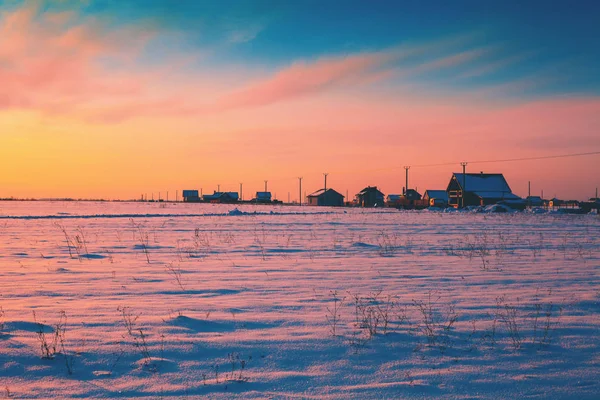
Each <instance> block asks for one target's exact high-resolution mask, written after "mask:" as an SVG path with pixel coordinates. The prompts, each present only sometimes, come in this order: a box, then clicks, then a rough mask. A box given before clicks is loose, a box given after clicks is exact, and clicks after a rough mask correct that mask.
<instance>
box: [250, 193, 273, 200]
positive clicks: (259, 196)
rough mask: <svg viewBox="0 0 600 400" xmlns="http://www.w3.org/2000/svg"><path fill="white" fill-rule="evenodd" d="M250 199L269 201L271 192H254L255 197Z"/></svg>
mask: <svg viewBox="0 0 600 400" xmlns="http://www.w3.org/2000/svg"><path fill="white" fill-rule="evenodd" d="M252 201H253V202H255V203H270V202H271V192H256V197H254V199H253V200H252Z"/></svg>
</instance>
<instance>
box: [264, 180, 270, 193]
mask: <svg viewBox="0 0 600 400" xmlns="http://www.w3.org/2000/svg"><path fill="white" fill-rule="evenodd" d="M267 182H269V181H265V192H267Z"/></svg>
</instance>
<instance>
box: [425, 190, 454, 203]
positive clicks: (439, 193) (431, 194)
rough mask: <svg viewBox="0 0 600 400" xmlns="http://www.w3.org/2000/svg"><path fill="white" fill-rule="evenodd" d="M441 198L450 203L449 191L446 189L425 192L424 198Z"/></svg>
mask: <svg viewBox="0 0 600 400" xmlns="http://www.w3.org/2000/svg"><path fill="white" fill-rule="evenodd" d="M431 199H440V200H443V201H444V202H446V203H448V192H446V191H445V190H426V191H425V193H423V200H431Z"/></svg>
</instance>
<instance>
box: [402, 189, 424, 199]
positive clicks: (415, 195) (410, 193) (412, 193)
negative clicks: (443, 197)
mask: <svg viewBox="0 0 600 400" xmlns="http://www.w3.org/2000/svg"><path fill="white" fill-rule="evenodd" d="M402 197H404V198H405V199H406V200H408V201H415V200H421V193H419V192H417V191H416V190H415V189H408V190H407V191H406V193H404V194H403V195H402Z"/></svg>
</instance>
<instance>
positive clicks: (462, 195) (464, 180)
mask: <svg viewBox="0 0 600 400" xmlns="http://www.w3.org/2000/svg"><path fill="white" fill-rule="evenodd" d="M460 165H462V168H463V184H462V190H461V192H460V200H461V208H464V206H465V189H466V186H467V174H466V168H467V162H466V161H464V162H461V163H460Z"/></svg>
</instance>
